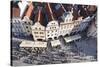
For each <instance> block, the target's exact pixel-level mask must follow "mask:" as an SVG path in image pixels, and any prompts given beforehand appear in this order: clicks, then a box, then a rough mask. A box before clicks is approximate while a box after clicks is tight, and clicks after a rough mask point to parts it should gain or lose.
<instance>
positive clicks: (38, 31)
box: [31, 22, 46, 40]
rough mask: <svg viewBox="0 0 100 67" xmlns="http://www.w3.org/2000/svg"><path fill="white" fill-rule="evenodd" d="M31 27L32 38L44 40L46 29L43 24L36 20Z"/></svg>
mask: <svg viewBox="0 0 100 67" xmlns="http://www.w3.org/2000/svg"><path fill="white" fill-rule="evenodd" d="M31 28H32V35H33V38H34V40H45V36H46V31H45V27H44V26H42V25H41V24H40V23H39V22H36V23H35V24H34V25H33V26H32V27H31Z"/></svg>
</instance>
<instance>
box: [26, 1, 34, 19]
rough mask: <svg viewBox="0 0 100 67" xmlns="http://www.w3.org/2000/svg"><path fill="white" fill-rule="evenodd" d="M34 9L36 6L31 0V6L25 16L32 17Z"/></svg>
mask: <svg viewBox="0 0 100 67" xmlns="http://www.w3.org/2000/svg"><path fill="white" fill-rule="evenodd" d="M33 9H34V6H33V4H32V2H30V4H29V8H28V10H27V12H26V14H25V16H27V17H28V18H30V17H31V14H32V11H33Z"/></svg>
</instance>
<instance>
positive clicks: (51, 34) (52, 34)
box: [46, 21, 59, 40]
mask: <svg viewBox="0 0 100 67" xmlns="http://www.w3.org/2000/svg"><path fill="white" fill-rule="evenodd" d="M58 36H59V24H58V21H50V22H49V23H48V24H47V27H46V40H48V39H49V38H51V39H53V40H54V39H57V38H58Z"/></svg>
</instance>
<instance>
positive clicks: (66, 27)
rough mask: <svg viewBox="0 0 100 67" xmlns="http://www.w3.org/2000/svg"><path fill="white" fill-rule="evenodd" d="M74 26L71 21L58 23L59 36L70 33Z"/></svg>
mask: <svg viewBox="0 0 100 67" xmlns="http://www.w3.org/2000/svg"><path fill="white" fill-rule="evenodd" d="M73 28H74V24H73V23H64V22H61V23H60V29H59V36H60V35H62V36H65V35H66V34H68V35H69V34H70V33H71V31H72V29H73Z"/></svg>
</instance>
